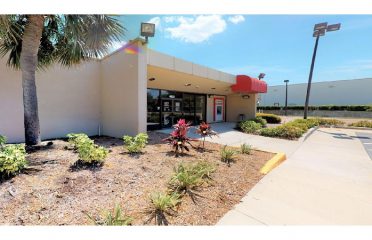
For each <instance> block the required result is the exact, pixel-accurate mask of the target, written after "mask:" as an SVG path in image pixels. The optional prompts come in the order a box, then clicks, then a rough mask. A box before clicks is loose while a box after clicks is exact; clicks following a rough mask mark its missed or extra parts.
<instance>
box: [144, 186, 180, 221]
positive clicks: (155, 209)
mask: <svg viewBox="0 0 372 240" xmlns="http://www.w3.org/2000/svg"><path fill="white" fill-rule="evenodd" d="M180 202H181V200H180V195H179V194H177V193H172V194H166V193H160V192H155V193H152V194H151V195H150V206H149V207H148V208H147V210H146V213H147V214H149V215H150V218H149V219H148V220H147V221H146V222H147V223H148V222H151V221H152V219H155V224H158V225H168V224H169V222H168V220H167V218H166V215H169V216H174V215H175V214H176V211H175V210H174V208H175V207H176V206H177V205H178V204H179V203H180Z"/></svg>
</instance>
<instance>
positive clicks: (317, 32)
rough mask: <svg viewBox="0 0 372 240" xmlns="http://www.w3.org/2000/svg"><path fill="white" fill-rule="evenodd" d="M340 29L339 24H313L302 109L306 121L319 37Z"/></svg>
mask: <svg viewBox="0 0 372 240" xmlns="http://www.w3.org/2000/svg"><path fill="white" fill-rule="evenodd" d="M340 28H341V23H337V24H332V25H328V23H326V22H324V23H318V24H315V26H314V33H313V37H316V40H315V46H314V52H313V57H312V60H311V66H310V73H309V80H308V83H307V91H306V100H305V108H304V119H307V112H308V108H309V99H310V90H311V81H312V78H313V71H314V64H315V58H316V52H317V50H318V43H319V37H321V36H324V35H325V33H326V31H327V32H332V31H337V30H340Z"/></svg>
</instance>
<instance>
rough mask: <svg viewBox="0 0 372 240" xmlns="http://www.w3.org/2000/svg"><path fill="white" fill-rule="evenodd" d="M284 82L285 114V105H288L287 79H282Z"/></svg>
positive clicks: (285, 109)
mask: <svg viewBox="0 0 372 240" xmlns="http://www.w3.org/2000/svg"><path fill="white" fill-rule="evenodd" d="M284 82H285V108H284V111H285V112H284V113H285V115H286V116H287V107H288V82H289V80H284Z"/></svg>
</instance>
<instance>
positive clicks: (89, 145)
mask: <svg viewBox="0 0 372 240" xmlns="http://www.w3.org/2000/svg"><path fill="white" fill-rule="evenodd" d="M67 137H69V142H70V143H72V144H73V146H74V147H75V148H76V150H77V152H78V154H79V158H80V160H81V161H82V162H83V163H85V164H97V163H98V164H102V163H103V162H104V161H105V159H106V157H107V154H108V150H107V149H106V148H104V147H100V146H98V145H96V144H94V141H93V140H92V139H90V138H89V137H88V136H87V135H86V134H83V133H79V134H73V133H72V134H68V135H67Z"/></svg>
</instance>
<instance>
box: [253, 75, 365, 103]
mask: <svg viewBox="0 0 372 240" xmlns="http://www.w3.org/2000/svg"><path fill="white" fill-rule="evenodd" d="M306 90H307V83H297V84H291V83H290V82H289V85H288V106H304V105H305V98H306ZM259 100H260V101H259V104H260V106H274V105H279V106H284V105H285V85H277V86H269V87H268V90H267V93H265V94H260V97H259ZM365 104H372V78H362V79H351V80H338V81H327V82H313V83H312V84H311V93H310V105H314V106H319V105H365Z"/></svg>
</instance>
